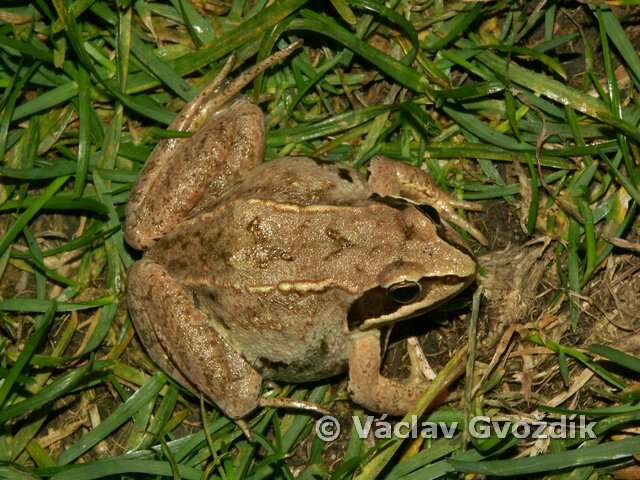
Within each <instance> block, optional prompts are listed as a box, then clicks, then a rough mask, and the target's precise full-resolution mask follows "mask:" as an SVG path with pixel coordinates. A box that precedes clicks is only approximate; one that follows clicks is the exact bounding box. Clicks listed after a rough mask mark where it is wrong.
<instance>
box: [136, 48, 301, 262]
mask: <svg viewBox="0 0 640 480" xmlns="http://www.w3.org/2000/svg"><path fill="white" fill-rule="evenodd" d="M299 46H300V43H299V42H296V43H294V44H292V45H290V46H289V47H287V48H286V49H284V50H281V51H279V52H277V53H274V54H273V55H272V56H271V57H269V58H268V59H266V60H264V61H263V62H261V63H259V64H257V65H255V66H254V67H251V68H249V69H247V70H246V71H245V72H243V73H242V74H241V75H240V76H238V77H237V78H236V79H234V80H232V81H230V82H229V83H227V84H225V85H222V86H221V84H222V83H223V81H224V77H225V76H226V75H227V74H228V73H229V71H230V69H231V65H232V64H231V63H230V62H228V63H227V65H226V66H225V68H224V69H223V71H222V72H221V74H220V75H218V77H217V78H216V79H215V80H214V81H213V82H212V83H211V84H210V85H209V86H208V87H205V89H204V90H203V91H202V92H201V93H200V94H199V95H198V96H196V97H195V98H194V99H193V100H191V102H189V103H188V104H187V105H186V106H185V107H184V108H183V109H182V111H181V112H180V113H179V114H178V116H177V117H176V119H175V120H174V121H173V123H172V124H171V125H169V129H171V130H179V131H189V132H193V135H192V136H191V137H189V138H167V139H163V140H160V142H158V144H157V145H156V147H155V148H154V150H153V152H152V153H151V155H150V156H149V159H148V160H147V162H146V163H145V165H144V168H143V169H142V171H141V173H140V176H139V177H138V180H137V182H136V185H135V186H134V188H133V189H132V191H131V195H130V196H129V202H128V204H127V212H126V222H125V227H124V233H125V238H126V240H127V242H128V243H129V244H130V245H131V246H133V247H135V248H137V249H140V250H142V249H146V248H148V247H150V246H151V245H153V243H154V242H155V241H156V240H157V239H159V238H161V237H163V236H164V235H165V234H167V233H168V232H170V231H171V230H172V229H173V227H175V226H176V225H177V224H178V223H180V222H182V221H183V220H185V219H186V218H188V217H189V216H191V215H193V214H194V213H196V212H197V210H198V207H199V206H202V205H204V204H208V203H211V202H214V201H215V200H216V199H217V198H219V197H220V195H221V194H222V193H223V192H224V191H225V189H226V188H227V187H228V186H229V185H232V184H234V183H236V182H237V181H238V180H239V179H240V178H241V177H242V176H243V175H245V174H246V173H247V172H248V171H250V170H251V169H253V168H254V167H255V166H256V165H258V164H259V163H260V162H262V159H263V156H264V148H265V138H264V120H263V115H262V111H261V110H260V108H259V107H258V106H257V105H254V104H253V103H251V102H250V101H249V100H248V99H246V98H244V97H238V96H237V94H238V93H239V92H240V91H241V90H242V88H243V87H245V86H246V85H247V84H248V83H249V82H250V81H251V80H252V79H253V78H255V77H256V76H257V75H259V74H260V73H262V72H264V71H265V70H266V69H267V68H269V67H270V66H271V65H273V64H274V63H277V62H279V61H280V60H282V59H283V58H285V57H287V56H288V55H290V54H291V53H292V52H293V51H294V50H295V49H296V48H298V47H299Z"/></svg>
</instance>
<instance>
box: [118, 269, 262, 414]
mask: <svg viewBox="0 0 640 480" xmlns="http://www.w3.org/2000/svg"><path fill="white" fill-rule="evenodd" d="M127 296H128V303H129V308H130V309H131V315H132V318H133V322H134V324H135V327H136V331H137V332H138V334H139V335H140V338H141V340H142V343H143V344H144V346H145V348H146V349H147V350H148V351H149V354H150V356H151V357H152V358H153V359H154V360H155V361H156V362H158V364H159V365H160V367H162V368H163V369H166V370H167V371H168V373H169V374H170V375H171V376H172V377H174V378H176V380H178V381H179V382H180V383H182V384H183V385H184V386H185V387H187V388H189V389H191V390H194V388H193V387H194V386H195V387H196V389H198V390H200V391H201V392H202V393H204V395H205V396H206V397H208V398H209V399H210V400H212V401H213V402H214V403H215V404H216V405H217V406H218V407H220V409H221V410H222V411H223V412H224V413H225V414H227V415H228V416H229V417H232V418H240V417H243V416H245V415H247V414H248V413H250V412H251V411H252V410H253V409H255V408H256V407H257V406H258V399H259V396H260V386H261V384H262V377H261V376H260V374H259V373H258V372H257V371H256V370H254V369H253V368H252V367H251V365H249V363H248V362H247V361H246V360H245V359H244V358H243V357H242V356H241V355H240V354H239V353H238V352H237V351H236V350H235V349H233V347H231V346H230V345H229V344H228V343H227V342H226V341H225V340H224V338H222V337H221V336H220V335H219V334H218V333H217V332H216V330H215V328H214V327H213V326H212V322H211V320H210V319H209V318H207V316H206V315H205V314H204V313H203V312H202V311H200V310H199V309H198V307H197V306H196V305H195V303H194V300H193V297H192V295H191V294H190V292H189V291H188V290H187V289H185V288H184V287H183V286H182V285H181V284H180V283H178V282H177V281H176V280H174V279H173V278H172V277H171V276H170V275H169V273H168V272H167V271H166V270H165V269H164V268H163V267H162V266H160V265H158V264H156V263H153V262H150V261H147V260H142V261H140V262H137V263H136V264H135V265H134V266H133V267H132V268H131V269H130V270H129V275H128V282H127Z"/></svg>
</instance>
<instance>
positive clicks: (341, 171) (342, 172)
mask: <svg viewBox="0 0 640 480" xmlns="http://www.w3.org/2000/svg"><path fill="white" fill-rule="evenodd" d="M338 176H339V177H340V178H341V179H343V180H346V181H347V182H349V183H353V177H352V176H351V172H350V171H349V170H347V169H346V168H338Z"/></svg>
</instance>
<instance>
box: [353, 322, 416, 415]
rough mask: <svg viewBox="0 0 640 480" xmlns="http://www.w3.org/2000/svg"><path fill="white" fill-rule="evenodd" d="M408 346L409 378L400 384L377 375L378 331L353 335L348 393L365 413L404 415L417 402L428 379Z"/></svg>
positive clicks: (378, 356) (379, 362)
mask: <svg viewBox="0 0 640 480" xmlns="http://www.w3.org/2000/svg"><path fill="white" fill-rule="evenodd" d="M414 347H415V346H412V345H411V344H409V345H408V349H409V356H410V358H411V376H410V378H409V380H408V381H406V382H401V381H399V380H394V379H391V378H387V377H384V376H383V375H382V374H381V373H380V367H381V366H382V352H381V349H380V332H379V331H378V330H370V331H367V332H362V333H361V334H358V335H356V336H354V340H353V346H352V350H351V354H350V356H349V393H350V395H351V399H352V400H353V401H354V402H356V403H358V404H360V405H362V406H363V407H365V408H368V409H369V410H372V411H374V412H379V413H386V414H389V415H404V414H405V413H407V412H408V411H409V409H410V408H411V407H412V406H413V405H414V404H415V403H416V402H417V401H418V399H419V398H420V396H421V395H422V393H423V392H424V391H425V390H426V388H427V386H428V380H427V379H426V378H425V376H424V375H423V374H422V373H421V370H420V369H419V368H418V363H419V361H420V360H419V358H417V357H416V352H415V351H412V349H413V348H414Z"/></svg>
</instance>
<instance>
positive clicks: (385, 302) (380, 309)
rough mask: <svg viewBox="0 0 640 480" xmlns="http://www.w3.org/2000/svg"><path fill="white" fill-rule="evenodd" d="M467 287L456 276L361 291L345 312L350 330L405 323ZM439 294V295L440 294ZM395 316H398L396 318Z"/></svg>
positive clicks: (427, 278)
mask: <svg viewBox="0 0 640 480" xmlns="http://www.w3.org/2000/svg"><path fill="white" fill-rule="evenodd" d="M464 286H466V284H465V283H464V281H463V280H462V279H461V278H459V277H457V276H455V275H447V276H444V277H423V278H422V279H420V280H419V281H417V282H415V281H402V282H398V283H395V284H393V285H391V286H389V287H387V288H385V287H381V286H378V287H375V288H372V289H370V290H367V291H366V292H364V293H363V294H362V295H361V296H360V298H358V299H357V300H356V301H354V302H353V303H352V304H351V307H349V311H348V313H347V322H348V326H349V330H354V329H356V328H358V327H360V326H361V325H362V324H364V323H370V321H373V322H374V323H376V322H375V320H376V319H385V318H386V319H388V321H385V320H383V321H382V322H381V323H389V322H391V321H393V320H396V319H397V320H405V319H408V318H411V317H413V316H416V315H419V314H420V313H423V312H425V311H427V310H429V309H431V308H434V307H435V306H437V305H438V304H439V303H440V302H441V301H442V300H445V299H446V298H449V297H450V296H451V294H452V293H453V292H456V291H458V290H460V289H461V288H463V287H464ZM439 292H440V293H439ZM396 315H397V316H396Z"/></svg>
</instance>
